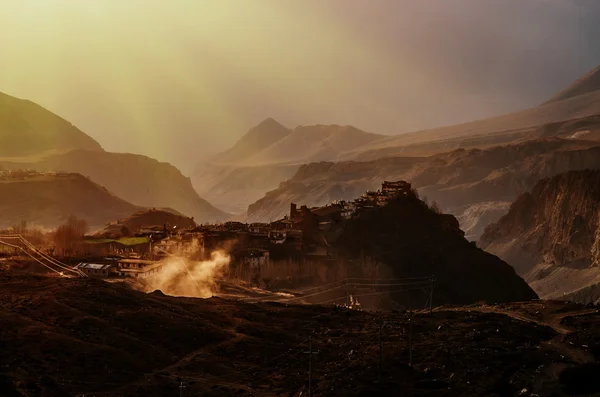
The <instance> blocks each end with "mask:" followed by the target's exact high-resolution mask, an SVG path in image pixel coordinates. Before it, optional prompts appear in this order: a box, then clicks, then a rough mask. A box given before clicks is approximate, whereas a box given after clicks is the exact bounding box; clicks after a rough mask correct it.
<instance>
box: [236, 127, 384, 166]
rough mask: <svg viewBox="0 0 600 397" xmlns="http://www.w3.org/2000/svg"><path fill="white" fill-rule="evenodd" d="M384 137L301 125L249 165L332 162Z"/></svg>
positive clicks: (346, 129) (345, 128)
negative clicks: (350, 151) (347, 152)
mask: <svg viewBox="0 0 600 397" xmlns="http://www.w3.org/2000/svg"><path fill="white" fill-rule="evenodd" d="M384 137H385V136H384V135H378V134H372V133H368V132H365V131H362V130H359V129H358V128H355V127H352V126H348V125H345V126H340V125H312V126H299V127H296V128H295V129H294V130H293V131H292V132H291V133H290V134H288V135H286V136H285V137H284V138H282V139H280V140H278V141H276V142H273V143H272V144H271V145H269V146H268V147H266V148H265V149H263V150H261V151H260V152H258V153H256V154H254V155H253V156H251V157H250V158H249V159H247V160H246V163H247V164H301V163H306V162H311V161H324V160H329V161H332V160H336V159H337V158H338V157H339V156H340V155H341V154H342V153H344V152H346V151H349V150H353V149H356V148H359V147H361V146H363V145H365V144H367V143H370V142H374V141H378V140H380V139H383V138H384Z"/></svg>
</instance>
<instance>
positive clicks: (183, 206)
mask: <svg viewBox="0 0 600 397" xmlns="http://www.w3.org/2000/svg"><path fill="white" fill-rule="evenodd" d="M0 165H3V166H4V167H5V168H8V169H22V168H31V169H35V170H38V171H64V172H76V173H80V174H82V175H85V176H87V177H89V178H90V179H91V180H93V181H94V182H96V183H98V184H100V185H102V186H104V187H106V188H107V189H108V190H109V191H110V192H112V193H114V194H116V195H117V196H119V197H121V198H122V199H124V200H127V201H129V202H131V203H133V204H136V205H138V206H142V207H155V208H163V207H166V208H173V209H175V210H177V211H179V212H182V213H183V214H185V215H186V216H193V217H194V218H195V219H197V220H198V222H207V221H216V220H222V219H225V218H227V216H228V215H227V214H225V213H224V212H223V211H221V210H219V209H217V208H215V207H213V206H212V205H211V204H210V203H208V202H207V201H206V200H204V199H202V198H200V196H198V194H197V193H196V191H195V190H194V188H193V187H192V183H191V181H190V180H189V178H186V177H184V176H183V175H182V174H181V172H180V171H179V170H178V169H177V168H175V167H174V166H172V165H170V164H168V163H162V162H159V161H157V160H154V159H152V158H149V157H146V156H141V155H136V154H127V153H109V152H97V151H89V150H74V151H71V152H68V153H64V154H59V155H51V156H47V157H45V158H43V159H40V160H38V161H36V162H32V163H22V162H18V163H17V162H6V161H5V162H0ZM113 219H116V218H113Z"/></svg>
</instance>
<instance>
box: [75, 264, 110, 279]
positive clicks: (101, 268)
mask: <svg viewBox="0 0 600 397" xmlns="http://www.w3.org/2000/svg"><path fill="white" fill-rule="evenodd" d="M75 269H78V270H81V271H82V272H84V273H85V274H87V275H88V276H89V277H100V278H103V277H109V276H110V275H111V274H113V273H114V272H115V267H114V266H113V265H107V264H101V263H80V264H78V265H77V266H75Z"/></svg>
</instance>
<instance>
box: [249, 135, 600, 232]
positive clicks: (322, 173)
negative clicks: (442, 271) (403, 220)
mask: <svg viewBox="0 0 600 397" xmlns="http://www.w3.org/2000/svg"><path fill="white" fill-rule="evenodd" d="M565 133H567V132H565ZM586 168H600V143H599V142H596V141H582V140H577V139H563V138H543V139H537V140H531V141H527V142H523V143H520V144H514V145H504V146H496V147H492V148H489V149H484V150H481V149H470V150H465V149H458V150H454V151H452V152H449V153H442V154H438V155H435V156H430V157H424V158H421V157H391V158H384V159H380V160H374V161H364V162H356V161H347V162H339V163H331V162H321V163H312V164H308V165H304V166H301V167H300V168H299V169H298V171H297V172H296V174H295V175H294V176H293V177H292V178H290V179H289V180H287V181H284V182H282V183H281V184H280V186H279V187H278V188H277V189H274V190H272V191H269V192H267V193H266V194H265V196H264V197H263V198H261V199H260V200H258V201H256V202H255V203H253V204H251V205H250V206H249V207H248V212H247V217H248V220H249V221H268V220H269V219H278V218H280V217H281V216H283V215H284V214H285V213H287V211H288V209H289V203H290V202H303V203H306V204H308V205H311V206H312V205H314V206H316V205H324V204H327V203H328V202H331V201H333V200H341V199H350V198H352V197H354V196H356V195H357V193H359V192H363V191H365V190H367V189H370V190H373V189H377V188H378V186H379V183H380V181H381V180H399V179H404V180H407V181H410V182H411V183H412V184H413V186H414V187H416V188H418V190H419V194H420V195H421V196H422V197H427V199H429V200H431V201H436V202H437V204H438V205H439V206H440V207H441V208H442V209H443V210H444V211H445V212H449V213H452V214H453V215H455V216H457V218H459V219H460V221H461V225H462V227H463V228H464V229H463V230H465V232H466V233H467V237H468V238H469V239H471V240H477V239H478V237H479V235H480V234H481V233H482V232H483V229H484V228H485V226H487V225H488V224H489V223H492V222H494V221H496V220H498V219H499V218H500V217H501V216H502V215H504V214H505V213H506V211H507V210H508V207H509V205H510V203H511V202H512V201H513V200H515V199H516V198H517V197H518V195H519V194H522V193H524V192H526V191H527V190H528V189H531V188H532V187H533V186H534V185H535V184H536V183H537V182H538V181H539V180H540V179H542V178H545V177H550V176H554V175H556V174H560V173H563V172H566V171H569V170H582V169H586Z"/></svg>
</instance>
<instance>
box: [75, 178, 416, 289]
mask: <svg viewBox="0 0 600 397" xmlns="http://www.w3.org/2000/svg"><path fill="white" fill-rule="evenodd" d="M410 191H411V185H410V183H408V182H404V181H397V182H388V181H386V182H383V184H382V186H381V189H380V190H378V191H374V192H372V191H367V192H366V193H365V194H363V195H362V196H361V197H359V198H357V199H355V200H353V201H339V202H334V203H331V204H328V205H325V206H322V207H313V208H309V207H307V206H305V205H303V206H300V207H298V206H297V205H296V204H294V203H292V204H291V205H290V213H289V214H288V215H286V216H285V217H284V218H282V219H279V220H277V221H275V222H270V223H250V224H247V223H242V222H234V221H230V222H226V223H222V224H211V225H202V226H198V227H195V228H193V229H188V230H173V229H171V228H169V227H167V225H163V226H155V227H148V228H142V229H141V230H140V234H138V236H143V237H146V238H147V242H146V243H144V244H141V245H140V246H139V247H136V248H135V249H136V250H137V251H136V252H130V253H128V255H124V256H125V258H118V259H116V260H115V261H113V262H109V263H107V264H105V265H99V264H90V263H82V264H80V265H79V269H80V270H82V271H84V272H85V273H87V274H88V275H89V276H92V277H94V276H95V277H111V276H116V277H135V278H145V277H148V276H151V275H153V274H154V273H156V272H159V271H161V268H162V265H161V263H162V262H161V260H162V259H164V257H165V256H168V255H179V256H184V257H187V258H191V259H197V260H202V259H207V258H208V257H209V256H210V254H211V253H212V252H214V251H216V250H224V251H226V252H227V253H228V254H229V255H230V257H231V259H232V266H243V267H247V268H249V269H251V270H252V269H253V270H255V271H259V270H260V268H262V267H264V266H265V265H268V264H269V263H270V261H271V260H276V261H277V260H283V259H290V258H301V257H302V258H306V257H309V258H310V257H319V258H329V257H331V256H332V250H331V241H332V239H334V238H335V235H336V233H338V232H339V231H340V230H341V229H342V228H343V224H344V223H345V222H346V221H347V220H349V219H353V218H356V217H360V215H361V213H362V212H363V211H365V210H369V209H373V208H377V207H382V206H385V205H387V203H388V202H389V201H390V200H392V199H394V198H396V197H398V196H401V195H408V194H409V192H410ZM129 249H130V250H134V248H129Z"/></svg>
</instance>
